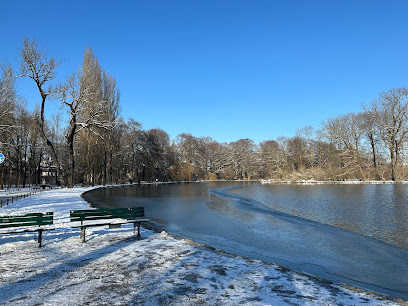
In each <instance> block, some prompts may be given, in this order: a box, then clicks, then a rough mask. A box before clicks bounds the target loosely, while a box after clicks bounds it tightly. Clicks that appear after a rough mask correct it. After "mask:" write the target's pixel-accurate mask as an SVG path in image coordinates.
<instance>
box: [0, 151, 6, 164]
mask: <svg viewBox="0 0 408 306" xmlns="http://www.w3.org/2000/svg"><path fill="white" fill-rule="evenodd" d="M4 159H5V157H4V155H3V153H0V164H1V163H2V162H4Z"/></svg>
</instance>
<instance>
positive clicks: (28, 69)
mask: <svg viewBox="0 0 408 306" xmlns="http://www.w3.org/2000/svg"><path fill="white" fill-rule="evenodd" d="M60 63H61V62H60V61H58V60H56V59H55V58H53V57H50V58H49V57H48V56H47V53H46V52H45V51H43V50H40V49H39V48H38V44H37V42H36V41H35V40H31V41H30V40H29V39H27V38H25V39H24V41H23V47H22V49H21V50H20V66H19V73H18V75H16V77H28V78H30V79H32V80H33V81H34V83H35V85H36V86H37V89H38V91H39V93H40V96H41V104H40V113H39V116H38V117H37V124H38V127H39V129H40V133H41V136H42V138H43V139H44V142H45V143H46V144H47V146H48V148H49V149H50V152H51V156H52V159H53V161H54V162H55V164H56V168H57V173H58V176H59V179H60V181H61V183H62V184H63V185H64V178H63V175H62V170H61V165H60V162H59V160H58V155H57V153H56V150H55V147H54V144H53V143H52V141H51V139H50V138H49V137H48V136H47V134H46V129H45V119H44V112H45V102H46V101H47V99H48V97H49V96H51V95H53V94H54V93H55V90H54V89H53V88H52V87H51V86H49V87H48V88H45V86H46V84H48V83H49V82H50V81H52V80H54V79H55V76H56V73H55V70H56V69H57V67H58V66H59V65H60Z"/></svg>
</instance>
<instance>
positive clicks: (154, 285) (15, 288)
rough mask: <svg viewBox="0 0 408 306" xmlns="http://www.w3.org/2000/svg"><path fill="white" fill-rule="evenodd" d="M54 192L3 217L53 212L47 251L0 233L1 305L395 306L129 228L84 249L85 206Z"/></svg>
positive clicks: (95, 234) (76, 196)
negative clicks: (76, 221) (80, 225)
mask: <svg viewBox="0 0 408 306" xmlns="http://www.w3.org/2000/svg"><path fill="white" fill-rule="evenodd" d="M92 189H94V188H73V189H57V190H51V191H47V192H44V193H41V194H37V195H33V196H31V197H28V198H25V199H21V200H19V201H17V202H14V203H13V205H9V206H7V207H5V208H3V209H0V214H1V215H8V214H25V213H30V212H38V211H40V212H47V211H53V212H54V223H55V227H56V230H54V231H49V232H45V233H44V235H43V244H44V247H43V248H41V249H40V248H38V247H37V243H36V242H35V241H34V239H33V238H34V236H35V235H33V233H27V234H19V235H0V304H6V305H16V304H21V305H22V304H24V305H27V304H40V305H41V304H62V305H68V304H69V305H73V304H74V305H79V304H84V303H87V304H92V305H100V304H116V305H127V304H142V305H158V304H166V303H169V304H187V305H194V304H199V303H200V304H209V305H236V304H241V303H242V304H250V305H271V304H273V305H282V304H289V303H294V304H302V305H303V304H305V305H316V304H320V305H327V304H341V303H342V304H346V305H356V304H369V305H398V304H402V303H403V301H402V300H394V301H393V300H390V299H387V298H385V297H383V296H380V295H378V294H375V293H370V292H364V291H361V290H357V289H350V288H348V287H347V286H341V285H336V284H332V283H330V282H328V281H325V280H322V279H318V278H314V277H309V276H306V275H302V274H299V273H295V272H293V271H290V270H287V269H285V268H283V267H280V266H277V265H271V264H267V263H264V262H261V261H259V260H251V259H246V258H242V257H239V256H235V255H231V254H227V253H224V252H220V251H215V250H214V248H212V247H211V246H203V245H200V244H197V243H194V242H192V241H189V240H186V239H183V238H180V237H172V236H170V235H168V234H167V233H164V232H163V233H157V232H154V231H152V230H149V229H146V228H144V229H143V230H142V239H139V240H138V239H136V237H135V236H134V235H133V234H132V230H131V225H126V226H124V227H122V228H119V229H108V228H107V227H96V228H89V232H88V233H87V237H88V241H87V242H86V243H85V244H82V243H81V242H80V239H79V230H77V229H72V228H71V225H70V221H69V211H70V210H72V209H87V208H88V207H89V205H88V203H87V202H85V200H84V199H83V198H82V197H81V194H82V193H84V192H86V191H90V190H92Z"/></svg>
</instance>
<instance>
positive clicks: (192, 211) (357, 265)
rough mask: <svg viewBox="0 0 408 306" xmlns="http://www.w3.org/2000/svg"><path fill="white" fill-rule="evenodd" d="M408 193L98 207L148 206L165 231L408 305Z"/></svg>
mask: <svg viewBox="0 0 408 306" xmlns="http://www.w3.org/2000/svg"><path fill="white" fill-rule="evenodd" d="M407 196H408V185H312V186H305V185H259V184H251V183H242V182H213V183H210V182H209V183H185V184H157V185H142V186H128V187H117V188H102V189H97V190H95V191H92V192H89V193H87V194H85V195H84V197H85V198H86V200H87V201H89V202H91V203H93V205H94V206H98V207H101V206H114V207H130V206H144V207H145V211H146V216H147V217H149V218H150V219H151V220H152V224H153V226H154V227H156V228H157V229H159V230H165V231H167V232H169V233H171V234H174V235H178V236H181V237H184V238H190V239H192V240H195V241H197V242H200V243H206V244H209V245H211V246H213V247H215V248H217V249H222V250H225V251H228V252H231V253H234V254H237V255H242V256H246V257H250V258H254V259H261V260H264V261H267V262H270V263H278V264H281V265H284V266H286V267H288V268H290V269H293V270H295V271H299V272H304V273H308V274H312V275H316V276H319V277H323V278H326V279H329V280H332V281H335V282H343V283H346V284H351V285H354V286H357V287H362V288H366V289H372V290H376V291H379V292H381V293H385V294H388V295H391V296H393V297H402V298H404V299H408V289H407V288H408V277H407V275H408V230H407V220H408V206H407V204H406V202H404V201H405V200H406V199H407Z"/></svg>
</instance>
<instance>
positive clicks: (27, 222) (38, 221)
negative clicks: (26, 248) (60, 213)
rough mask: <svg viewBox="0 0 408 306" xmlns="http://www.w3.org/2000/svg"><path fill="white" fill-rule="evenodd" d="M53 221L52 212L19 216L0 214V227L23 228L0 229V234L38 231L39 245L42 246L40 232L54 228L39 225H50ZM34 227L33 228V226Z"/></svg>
mask: <svg viewBox="0 0 408 306" xmlns="http://www.w3.org/2000/svg"><path fill="white" fill-rule="evenodd" d="M53 222H54V213H53V212H47V213H31V214H26V215H19V216H13V215H10V216H0V229H9V228H16V227H24V229H18V230H15V231H10V232H3V231H0V235H5V234H20V233H27V232H38V243H39V247H41V246H42V244H41V243H42V241H41V240H42V232H43V231H49V230H54V229H55V228H50V227H45V228H44V227H41V226H44V225H52V224H53ZM33 227H34V228H33Z"/></svg>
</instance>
